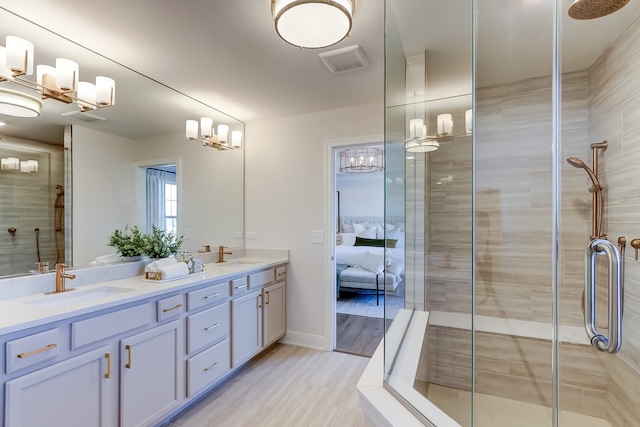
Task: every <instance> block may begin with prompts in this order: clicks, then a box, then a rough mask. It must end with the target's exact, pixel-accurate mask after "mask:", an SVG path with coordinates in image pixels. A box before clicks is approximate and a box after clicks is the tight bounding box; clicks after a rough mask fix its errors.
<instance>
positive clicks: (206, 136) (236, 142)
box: [186, 117, 242, 150]
mask: <svg viewBox="0 0 640 427" xmlns="http://www.w3.org/2000/svg"><path fill="white" fill-rule="evenodd" d="M198 133H199V134H200V135H198ZM186 136H187V140H188V141H200V142H202V146H203V147H211V148H215V149H217V150H230V149H232V148H240V147H242V132H241V131H239V130H234V131H231V145H229V141H228V138H229V126H227V125H224V124H220V125H218V134H217V135H216V133H215V130H214V127H213V119H212V118H211V117H202V118H201V119H200V132H198V121H197V120H187V129H186Z"/></svg>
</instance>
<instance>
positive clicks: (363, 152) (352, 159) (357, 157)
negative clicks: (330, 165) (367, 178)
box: [338, 147, 384, 173]
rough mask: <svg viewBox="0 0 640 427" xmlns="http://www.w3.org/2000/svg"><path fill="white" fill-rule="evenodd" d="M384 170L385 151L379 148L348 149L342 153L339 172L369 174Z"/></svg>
mask: <svg viewBox="0 0 640 427" xmlns="http://www.w3.org/2000/svg"><path fill="white" fill-rule="evenodd" d="M383 170H384V151H383V150H382V149H381V148H377V147H356V148H347V149H346V150H342V151H341V152H340V167H339V168H338V171H339V172H342V173H369V172H380V171H383Z"/></svg>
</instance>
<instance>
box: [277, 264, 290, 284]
mask: <svg viewBox="0 0 640 427" xmlns="http://www.w3.org/2000/svg"><path fill="white" fill-rule="evenodd" d="M286 278H287V266H286V265H281V266H280V267H276V282H281V281H283V280H284V279H286Z"/></svg>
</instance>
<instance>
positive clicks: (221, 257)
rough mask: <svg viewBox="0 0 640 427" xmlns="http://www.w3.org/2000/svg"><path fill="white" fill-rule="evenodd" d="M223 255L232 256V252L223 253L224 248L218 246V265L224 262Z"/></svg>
mask: <svg viewBox="0 0 640 427" xmlns="http://www.w3.org/2000/svg"><path fill="white" fill-rule="evenodd" d="M225 255H233V252H230V251H225V250H224V246H218V264H219V263H221V262H225V260H224V256H225Z"/></svg>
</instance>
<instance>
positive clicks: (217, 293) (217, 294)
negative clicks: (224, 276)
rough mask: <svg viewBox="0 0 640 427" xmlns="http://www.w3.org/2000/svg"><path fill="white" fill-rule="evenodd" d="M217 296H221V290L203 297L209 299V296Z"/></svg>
mask: <svg viewBox="0 0 640 427" xmlns="http://www.w3.org/2000/svg"><path fill="white" fill-rule="evenodd" d="M217 296H220V292H216V293H215V294H211V295H207V296H206V297H203V298H204V299H209V298H215V297H217Z"/></svg>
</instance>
